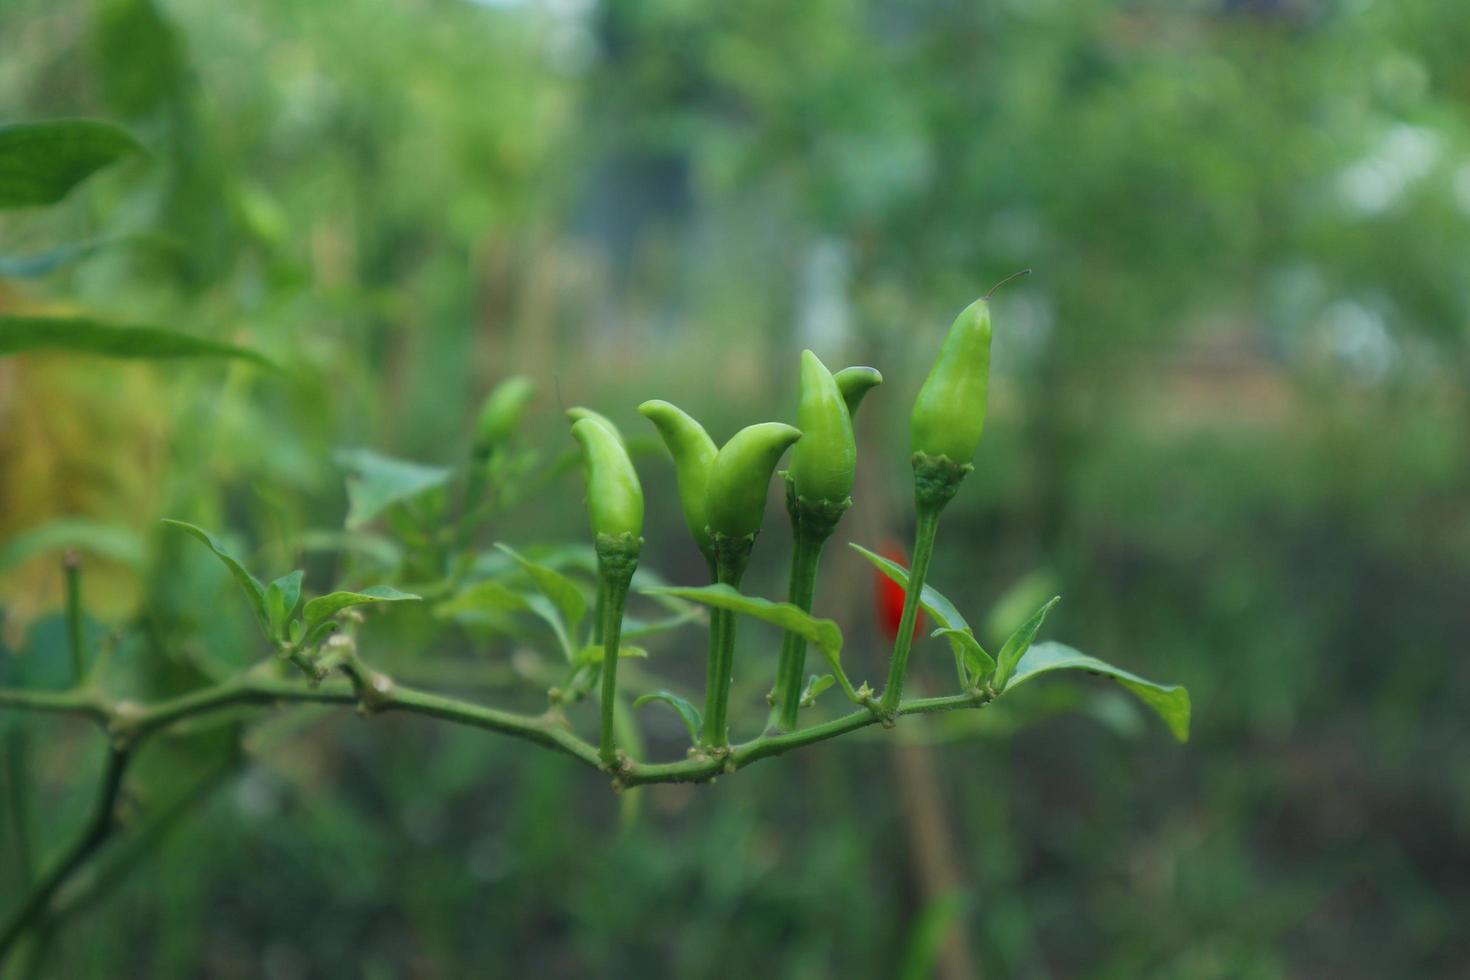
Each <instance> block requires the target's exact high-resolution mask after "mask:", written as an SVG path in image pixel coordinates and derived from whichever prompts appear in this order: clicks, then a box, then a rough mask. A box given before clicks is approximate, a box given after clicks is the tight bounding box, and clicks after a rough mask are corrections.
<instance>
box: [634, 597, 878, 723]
mask: <svg viewBox="0 0 1470 980" xmlns="http://www.w3.org/2000/svg"><path fill="white" fill-rule="evenodd" d="M643 594H644V595H648V596H659V595H671V596H678V597H679V598H681V599H688V600H689V601H690V602H698V603H701V604H703V605H706V606H713V607H715V608H717V609H729V610H730V611H732V612H737V613H741V614H743V615H746V616H753V617H754V618H756V619H759V620H761V621H763V622H767V623H770V624H771V625H772V626H779V627H780V628H781V629H783V630H786V631H787V632H788V633H795V634H797V635H798V636H802V637H805V638H806V640H807V642H809V643H811V644H812V645H814V646H815V647H816V648H817V649H818V650H819V651H821V653H822V656H823V657H825V658H827V663H828V664H830V665H831V667H832V672H833V673H834V674H836V675H837V679H838V682H839V683H841V684H842V689H843V691H844V692H846V693H847V695H848V697H849V698H851V699H852V700H857V697H856V695H855V693H854V692H853V690H852V686H851V685H850V684H849V683H848V682H847V676H846V675H845V674H844V673H843V671H842V631H841V630H840V629H838V628H837V624H836V623H834V622H833V621H832V620H830V619H817V618H815V617H814V616H812V615H811V614H810V613H806V612H803V611H802V610H801V609H798V608H797V607H796V606H793V605H792V604H791V603H789V602H772V601H770V600H769V599H760V598H756V597H753V596H746V595H741V594H740V593H739V592H737V591H735V590H734V589H732V588H731V587H730V586H728V585H723V584H721V585H706V586H702V587H700V588H689V587H678V586H665V587H663V588H654V589H644V590H643Z"/></svg>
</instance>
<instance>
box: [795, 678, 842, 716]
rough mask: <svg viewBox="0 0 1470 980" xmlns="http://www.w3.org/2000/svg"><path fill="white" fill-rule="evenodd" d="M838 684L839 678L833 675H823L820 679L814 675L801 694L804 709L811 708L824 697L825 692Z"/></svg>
mask: <svg viewBox="0 0 1470 980" xmlns="http://www.w3.org/2000/svg"><path fill="white" fill-rule="evenodd" d="M836 683H837V678H836V677H833V676H832V675H831V674H823V675H822V676H820V677H818V676H817V675H816V674H813V675H812V676H811V679H810V680H809V681H807V682H806V690H805V691H802V692H801V706H802V707H803V708H809V707H811V706H812V704H813V703H814V702H815V701H816V700H817V698H819V697H821V696H822V692H823V691H825V690H827V688H829V687H831V686H832V685H833V684H836Z"/></svg>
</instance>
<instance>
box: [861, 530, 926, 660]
mask: <svg viewBox="0 0 1470 980" xmlns="http://www.w3.org/2000/svg"><path fill="white" fill-rule="evenodd" d="M878 551H879V553H880V554H882V555H883V557H884V558H887V559H888V560H889V561H891V562H895V563H897V564H899V565H902V566H903V567H904V568H908V567H909V559H908V556H907V555H906V554H904V550H903V548H902V547H901V546H900V545H899V544H898V542H896V541H891V540H890V541H887V542H884V544H883V546H882V547H881V548H879V549H878ZM873 576H874V577H873V611H874V613H875V615H877V617H878V629H879V630H880V631H881V632H882V634H883V636H884V638H885V639H886V640H887V641H888V642H889V643H892V642H893V641H894V640H895V639H897V638H898V625H899V623H901V622H903V603H904V600H905V599H906V598H907V597H908V593H907V592H906V591H905V590H904V588H903V586H901V585H899V584H898V583H897V582H895V581H893V579H891V578H889V577H888V576H887V575H884V574H883V573H882V572H880V571H878V570H876V569H874V571H873ZM923 625H924V612H923V610H922V609H921V610H920V611H919V615H918V618H917V619H915V620H914V636H913V638H914V639H917V638H918V636H919V631H920V630H921V629H922V628H923Z"/></svg>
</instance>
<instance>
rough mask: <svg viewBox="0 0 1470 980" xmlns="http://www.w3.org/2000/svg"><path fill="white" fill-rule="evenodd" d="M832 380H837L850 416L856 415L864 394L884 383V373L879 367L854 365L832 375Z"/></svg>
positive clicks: (838, 388)
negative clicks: (879, 370) (880, 371)
mask: <svg viewBox="0 0 1470 980" xmlns="http://www.w3.org/2000/svg"><path fill="white" fill-rule="evenodd" d="M832 380H834V381H836V382H837V390H838V391H840V392H842V400H843V402H844V403H845V404H846V405H847V414H848V416H849V417H855V416H856V415H857V410H858V406H859V405H861V404H862V402H863V396H865V395H866V394H867V393H868V392H870V391H872V390H873V389H874V388H876V387H878V386H879V385H881V384H882V383H883V375H882V374H880V373H879V372H878V369H877V368H871V367H860V366H857V365H854V366H853V367H845V368H843V369H842V370H841V371H838V372H837V373H836V374H834V375H832Z"/></svg>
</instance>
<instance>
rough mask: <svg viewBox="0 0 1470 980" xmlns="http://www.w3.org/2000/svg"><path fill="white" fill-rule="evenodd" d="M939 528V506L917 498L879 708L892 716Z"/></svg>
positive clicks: (896, 703)
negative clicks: (905, 582) (904, 586)
mask: <svg viewBox="0 0 1470 980" xmlns="http://www.w3.org/2000/svg"><path fill="white" fill-rule="evenodd" d="M938 530H939V507H938V506H935V505H934V504H931V503H925V502H923V501H920V502H919V504H918V525H917V526H916V527H915V528H914V561H913V565H912V566H911V567H910V568H909V585H908V590H907V592H906V594H905V595H904V600H903V615H902V616H901V617H900V618H899V621H898V636H896V637H895V638H894V640H893V654H892V656H891V657H890V658H889V661H888V683H887V684H886V685H885V686H884V688H883V700H882V701H881V702H880V703H879V710H880V711H881V712H882V713H883V714H884V715H886V716H887V717H889V718H892V717H893V716H894V715H895V713H896V712H897V710H898V703H899V699H900V698H902V697H903V681H904V676H905V674H906V673H907V672H908V665H909V649H910V648H911V647H912V646H913V642H914V623H915V622H916V621H917V620H918V616H919V599H920V596H922V595H923V593H924V578H925V577H926V576H927V575H928V574H929V559H930V558H931V557H933V555H934V536H935V534H936V533H937V532H938Z"/></svg>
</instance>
